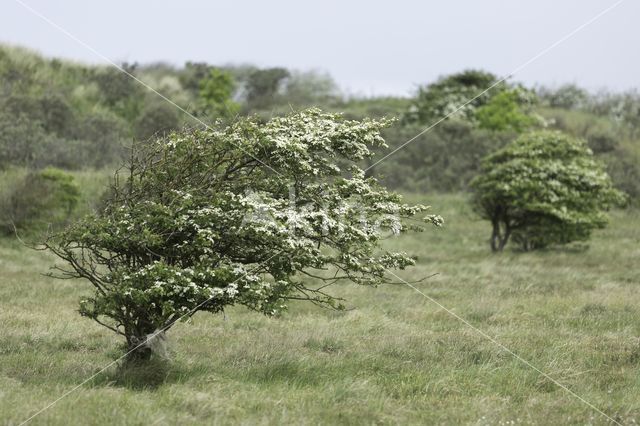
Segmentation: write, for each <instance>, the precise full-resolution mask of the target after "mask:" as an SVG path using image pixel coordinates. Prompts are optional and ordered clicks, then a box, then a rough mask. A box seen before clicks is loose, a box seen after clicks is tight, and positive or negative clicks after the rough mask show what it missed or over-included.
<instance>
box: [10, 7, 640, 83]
mask: <svg viewBox="0 0 640 426" xmlns="http://www.w3.org/2000/svg"><path fill="white" fill-rule="evenodd" d="M20 1H22V2H24V3H26V4H28V5H29V6H31V7H33V8H34V9H36V10H38V11H39V12H40V13H42V14H43V15H45V16H47V17H48V18H50V19H51V20H52V21H54V22H56V23H57V24H58V25H60V26H61V27H63V28H64V29H66V30H67V31H69V32H70V33H72V34H74V35H75V36H76V37H77V38H78V39H80V40H82V41H83V42H85V43H87V44H88V45H90V46H91V47H93V48H94V49H95V50H97V51H98V52H100V53H101V54H103V55H105V56H106V57H108V58H110V59H112V60H114V61H116V62H120V61H125V60H126V61H129V62H134V61H137V62H141V63H145V62H155V61H160V60H162V61H166V62H170V63H174V64H183V63H184V62H185V61H187V60H191V61H206V62H209V63H212V64H226V63H253V64H256V65H259V66H285V67H288V68H294V69H311V68H313V69H321V70H325V71H328V72H329V73H331V75H333V77H334V78H335V79H336V81H337V82H338V84H339V85H340V86H341V87H342V89H344V90H346V91H347V92H349V93H357V94H361V95H373V94H377V95H381V94H395V95H409V94H411V93H412V92H413V90H414V89H415V87H416V85H417V84H422V83H426V82H430V81H433V80H434V79H435V78H437V77H438V76H439V75H443V74H448V73H452V72H456V71H460V70H462V69H465V68H472V67H473V68H483V69H486V70H489V71H491V72H494V73H496V74H498V75H500V76H502V75H507V74H509V73H510V72H512V71H513V70H514V69H515V68H517V67H518V66H519V65H521V64H522V63H524V62H526V61H528V60H529V59H531V58H532V57H534V56H535V55H536V54H538V53H539V52H540V51H542V50H543V49H545V48H546V47H548V46H549V45H551V44H552V43H554V42H556V41H557V40H558V39H560V38H562V37H563V36H565V35H567V34H568V33H570V32H571V31H572V30H574V29H575V28H576V27H578V26H580V25H581V24H583V23H585V22H586V21H588V20H589V19H591V18H592V17H594V16H595V15H597V14H598V13H599V12H600V11H602V10H604V9H606V8H607V7H608V6H610V5H612V4H614V3H615V1H616V0H535V1H534V0H526V1H525V0H482V1H478V0H450V1H434V0H429V1H417V0H415V1H408V0H395V1H391V0H386V1H377V0H369V1H360V0H354V1H348V0H342V1H336V0H323V1H316V2H308V1H303V0H269V1H257V0H256V1H248V0H234V1H205V0H200V1H195V0H181V1H175V0H173V1H169V0H154V1H150V0H128V1H124V0H110V1H87V0H58V1H51V0H20ZM639 21H640V1H638V0H626V1H624V2H623V3H622V4H620V5H619V6H618V7H617V8H615V9H614V10H612V11H611V12H609V13H607V14H606V15H604V16H603V17H602V18H600V19H598V20H597V21H596V22H594V23H592V24H591V25H589V26H588V27H587V28H585V29H583V30H581V31H580V32H578V33H577V34H576V35H575V36H573V37H572V38H571V39H569V40H567V41H566V42H564V43H563V44H561V45H560V46H558V47H556V48H555V49H553V50H552V51H551V52H549V53H547V54H546V55H544V56H543V57H541V58H540V59H538V60H537V61H536V62H534V63H533V64H531V65H529V66H527V67H526V68H525V69H523V70H522V71H520V72H519V73H518V74H516V76H515V79H516V80H518V81H522V82H524V83H526V84H529V85H533V84H545V85H558V84H562V83H568V82H572V83H577V84H579V85H581V86H584V87H587V88H589V89H591V90H598V89H601V88H609V89H614V90H626V89H630V88H637V87H639V86H640V56H639V55H638V48H639V46H640V25H639V23H638V22H639ZM0 42H8V43H12V44H19V45H23V46H26V47H30V48H33V49H35V50H38V51H40V52H42V53H44V54H46V55H47V56H59V57H64V58H72V59H78V60H81V61H85V62H93V63H97V62H103V61H102V60H101V59H100V58H99V57H97V56H95V54H93V53H92V52H91V51H89V50H87V49H86V48H85V47H83V46H81V45H79V44H78V43H76V42H74V41H73V40H71V39H69V38H68V37H67V36H65V35H64V34H63V33H61V32H60V31H59V30H57V29H55V28H53V27H51V26H50V25H49V24H47V23H46V22H44V21H43V20H41V19H40V18H38V17H37V16H35V15H33V14H32V13H31V12H29V11H28V10H27V9H25V8H24V7H23V6H21V5H20V4H19V3H18V2H17V0H2V5H1V6H0Z"/></svg>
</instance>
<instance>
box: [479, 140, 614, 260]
mask: <svg viewBox="0 0 640 426" xmlns="http://www.w3.org/2000/svg"><path fill="white" fill-rule="evenodd" d="M471 186H472V188H473V191H474V195H473V199H472V203H473V205H474V207H475V210H476V211H477V212H478V213H479V214H480V215H481V216H482V217H483V218H484V219H487V220H489V221H491V225H492V233H491V249H492V250H493V251H502V250H503V248H504V247H505V245H506V244H507V242H508V241H509V239H510V238H512V239H513V240H514V241H515V242H516V243H517V244H519V245H520V247H521V248H522V249H523V250H524V251H528V250H533V249H539V248H543V247H547V246H549V245H551V244H566V243H570V242H572V241H583V240H587V239H589V237H590V236H591V232H592V231H593V230H594V229H598V228H604V227H605V226H606V224H607V216H606V213H605V212H606V210H608V209H609V208H611V207H613V206H616V205H620V204H622V203H624V201H625V196H624V194H623V193H621V192H620V191H618V190H617V189H615V188H614V187H613V185H612V183H611V178H610V177H609V175H608V174H607V173H606V171H605V170H604V168H603V167H602V166H601V165H600V164H599V163H598V162H597V161H596V160H595V159H594V158H593V153H592V152H591V150H590V149H589V148H588V147H587V146H586V145H585V144H584V142H583V141H581V140H579V139H575V138H573V137H570V136H568V135H565V134H563V133H561V132H557V131H537V132H530V133H527V134H524V135H522V136H520V137H519V138H518V139H516V140H515V141H514V142H512V143H511V144H509V145H507V146H506V147H504V148H503V149H501V150H499V151H497V152H495V153H493V154H491V155H489V156H488V157H486V158H485V159H484V160H483V164H482V170H481V174H480V175H478V176H477V177H476V178H475V179H474V180H473V181H472V182H471Z"/></svg>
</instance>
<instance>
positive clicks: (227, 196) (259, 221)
mask: <svg viewBox="0 0 640 426" xmlns="http://www.w3.org/2000/svg"><path fill="white" fill-rule="evenodd" d="M389 123H390V122H389V121H388V120H381V121H374V120H363V121H347V120H345V119H343V118H342V117H341V116H340V115H337V114H326V113H322V112H321V111H319V110H316V109H312V110H308V111H304V112H300V113H294V114H291V115H290V116H287V117H282V118H274V119H272V120H270V121H269V122H267V123H260V122H258V121H256V120H254V119H243V120H240V121H237V122H235V123H234V124H231V125H229V126H227V127H219V128H217V129H208V130H190V131H183V132H176V133H172V134H170V135H168V136H166V137H165V138H161V139H158V140H156V141H154V142H150V143H146V144H144V145H138V146H136V147H134V149H133V151H132V156H131V160H130V161H129V164H128V165H127V167H126V169H125V170H126V173H122V172H121V173H116V175H115V177H114V184H113V187H112V189H111V195H110V197H109V198H108V200H107V201H106V203H105V206H106V207H105V208H104V209H103V210H102V211H100V212H98V213H96V214H94V215H92V216H89V217H87V218H85V219H83V220H82V221H80V222H77V223H75V224H74V225H72V226H70V227H69V228H67V229H66V230H65V231H64V232H61V233H59V234H57V235H54V236H52V237H51V238H50V239H49V241H48V242H47V247H48V248H49V249H50V250H52V251H53V252H54V253H55V254H56V255H58V256H59V257H61V258H62V259H64V260H65V261H66V263H67V264H68V267H64V268H61V269H60V274H59V275H62V276H66V277H73V278H84V279H87V280H88V281H89V282H91V284H93V286H94V287H95V294H94V295H93V296H92V297H89V298H87V299H85V300H82V301H81V303H80V313H81V314H82V315H84V316H87V317H89V318H92V319H94V320H96V321H97V322H99V323H100V324H102V325H104V326H106V327H108V328H110V329H111V330H113V331H114V332H116V333H118V334H120V335H122V336H123V337H124V338H126V340H127V343H128V345H129V350H130V351H133V352H132V353H133V356H135V357H142V358H147V357H148V356H149V355H150V350H149V348H148V346H146V345H141V342H145V339H147V337H148V336H149V335H151V334H155V333H157V332H158V331H162V332H164V331H166V330H168V329H169V328H171V326H172V325H173V324H175V322H176V321H177V320H179V319H185V318H189V317H191V316H192V315H194V314H195V313H196V312H198V311H208V312H219V311H221V310H223V309H224V307H225V306H227V305H234V304H240V305H244V306H246V307H248V308H250V309H254V310H256V311H259V312H262V313H264V314H267V315H274V314H276V313H278V312H280V311H282V310H283V309H285V308H286V303H287V301H289V300H307V301H310V302H313V303H316V304H319V305H324V306H330V307H335V308H341V304H340V303H339V301H340V299H339V298H336V297H334V296H332V295H330V294H329V293H327V292H326V291H325V289H326V287H327V286H328V285H330V284H333V283H335V282H338V281H340V280H350V281H353V282H355V283H358V284H362V285H372V286H373V285H377V284H381V283H385V282H388V278H387V277H386V276H385V270H386V269H387V268H399V269H403V268H405V267H407V266H409V265H412V264H414V262H415V260H414V258H412V257H410V256H409V255H407V254H406V253H396V252H387V251H384V250H381V249H380V247H379V242H380V240H381V238H383V237H384V236H386V235H388V234H391V233H393V234H400V233H405V232H408V231H412V230H415V231H419V230H422V226H420V225H419V224H417V223H418V222H419V221H418V222H416V221H415V219H414V220H412V222H410V223H407V222H406V220H405V219H408V218H412V217H414V216H415V215H417V214H419V213H421V212H424V211H426V210H427V209H428V208H427V207H426V206H423V205H407V204H403V203H402V202H401V198H400V196H399V195H396V194H393V193H390V192H388V191H387V190H385V189H384V188H382V187H381V186H379V185H378V184H377V183H376V180H375V179H374V178H371V177H365V175H364V172H363V170H362V169H361V168H360V167H359V166H358V164H359V163H360V162H361V160H362V159H364V158H365V157H368V156H370V155H371V151H370V147H374V146H384V141H383V139H382V138H381V136H380V130H381V129H382V128H383V127H385V126H387V125H388V124H389ZM123 175H124V176H123ZM441 221H442V219H441V218H440V217H439V216H435V215H426V216H425V217H424V222H426V223H431V224H434V225H440V224H441Z"/></svg>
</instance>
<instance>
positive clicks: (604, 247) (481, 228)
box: [0, 195, 640, 425]
mask: <svg viewBox="0 0 640 426" xmlns="http://www.w3.org/2000/svg"><path fill="white" fill-rule="evenodd" d="M426 201H427V202H428V203H429V204H431V205H433V206H434V211H435V212H437V213H441V214H442V215H443V216H444V217H445V219H446V222H447V223H446V226H445V228H444V229H439V230H438V229H433V230H431V229H430V230H428V231H427V232H425V233H422V234H417V235H415V236H408V237H403V238H401V239H394V240H391V241H390V242H389V244H391V245H393V246H394V247H396V248H404V249H405V250H407V251H409V252H412V253H415V254H417V255H418V256H419V264H418V266H417V267H415V268H412V269H411V270H407V271H401V272H399V273H398V275H400V276H402V277H403V278H404V279H406V280H416V279H419V278H421V277H424V276H428V275H431V274H434V273H438V275H437V276H435V277H433V278H430V279H428V280H426V281H424V282H422V283H419V284H416V287H418V288H419V289H420V290H421V291H423V292H424V293H425V294H427V295H429V296H430V297H433V298H434V299H436V300H438V301H439V302H440V303H442V304H443V305H444V306H446V307H447V308H449V309H451V310H452V311H453V312H455V313H456V314H458V315H460V316H461V317H464V318H465V319H466V320H468V321H469V322H470V323H471V324H473V325H474V326H475V327H478V328H479V329H481V330H483V331H484V332H486V333H488V334H489V335H491V336H494V337H495V339H497V340H498V341H500V342H501V343H503V344H504V345H505V346H507V347H508V348H510V349H511V350H512V351H514V352H515V353H517V354H519V355H520V356H522V357H523V358H525V359H526V360H528V361H530V362H531V363H532V364H533V365H535V366H536V367H538V368H539V369H540V370H542V371H544V372H545V373H547V374H549V375H550V376H551V377H553V378H554V379H555V380H557V381H559V382H561V383H562V384H564V385H566V386H567V387H568V388H570V389H571V390H572V391H574V392H575V393H576V394H578V395H580V396H581V397H582V398H584V399H585V400H586V401H588V402H589V403H591V404H593V405H595V406H596V407H598V408H599V409H601V410H602V411H604V412H605V413H607V415H609V416H611V417H612V418H614V419H616V420H617V421H618V422H620V423H622V424H635V423H636V422H637V421H638V420H640V397H639V396H640V371H639V366H640V339H639V336H640V292H639V291H638V286H639V285H640V269H639V268H638V266H639V265H640V244H639V243H640V213H639V212H637V211H634V210H630V211H616V212H613V214H612V218H613V220H612V225H611V226H610V227H609V228H608V229H606V230H603V231H599V232H597V233H596V234H595V236H594V238H593V239H592V241H591V242H590V244H589V247H588V248H587V247H584V246H574V247H570V248H565V249H562V250H548V251H544V252H538V253H516V252H512V251H507V252H505V253H502V254H499V255H494V254H492V253H491V252H490V250H489V247H488V243H487V241H486V240H487V237H488V232H489V229H488V227H487V224H486V223H484V222H481V221H478V220H477V219H475V218H474V216H473V215H472V213H471V212H470V211H469V209H468V207H467V206H466V204H465V199H464V197H462V196H457V195H448V196H433V197H427V199H426ZM53 262H54V259H53V258H52V257H51V256H49V255H47V254H46V253H42V252H36V251H31V250H29V249H26V248H24V247H23V246H21V245H19V244H18V243H17V242H15V241H13V240H9V239H5V240H2V241H1V242H0V324H1V325H0V413H1V414H0V422H1V423H3V424H19V423H20V422H21V421H22V420H25V419H26V418H28V417H29V416H30V415H31V414H32V413H34V412H36V411H38V410H39V409H40V408H42V407H44V406H46V405H47V404H48V403H49V402H51V401H53V400H54V399H56V398H57V397H58V396H59V395H60V394H62V393H64V392H65V391H67V390H69V389H71V388H73V387H74V386H75V385H76V384H78V383H80V382H82V381H83V380H84V379H85V378H87V377H89V376H91V375H92V374H93V373H94V372H96V371H98V370H99V369H100V368H102V367H103V366H105V365H106V364H108V363H109V362H111V361H112V360H114V359H116V358H117V357H118V356H119V355H120V353H121V348H120V346H119V345H120V341H119V340H118V338H117V337H116V336H115V335H112V334H111V333H110V332H109V331H108V330H106V329H104V328H102V327H100V326H98V325H96V324H94V323H93V322H92V321H90V320H87V319H84V318H81V317H80V316H79V315H78V314H77V312H76V309H77V301H78V299H79V297H80V296H81V295H84V294H86V293H88V292H89V291H90V287H89V285H88V284H86V283H82V282H71V281H55V280H51V279H49V278H46V277H44V276H42V275H41V273H43V272H46V271H47V268H48V267H49V266H50V265H51V264H52V263H53ZM333 291H334V293H335V294H338V295H341V296H344V297H346V298H347V299H348V301H349V306H351V307H353V308H354V309H352V310H349V311H347V312H334V311H329V310H321V309H318V308H315V307H311V306H309V305H293V306H292V307H291V309H290V311H289V312H288V313H286V314H285V315H284V316H283V317H281V318H276V319H268V318H264V317H262V316H260V315H258V314H255V313H251V312H248V311H246V310H243V309H231V310H229V311H228V312H227V314H226V319H225V318H223V317H222V316H221V315H220V316H212V315H206V314H198V315H196V317H195V318H194V320H193V321H192V323H180V324H178V325H177V326H176V327H174V329H172V330H171V332H170V334H169V338H170V344H171V351H172V361H171V362H170V363H169V364H168V365H166V364H163V365H154V366H153V368H148V369H144V370H136V369H128V370H122V369H118V368H116V367H115V366H114V367H112V368H110V369H108V370H107V371H105V372H104V373H103V374H101V375H99V376H98V377H97V378H96V379H95V380H93V381H91V382H90V383H88V384H87V385H85V386H83V387H82V388H81V389H79V390H78V391H76V392H74V393H72V394H71V395H69V396H68V397H66V398H64V399H62V400H61V401H60V402H58V403H57V404H56V405H54V406H53V407H51V408H50V409H48V410H46V411H45V412H44V413H42V414H41V415H39V416H38V417H36V418H35V419H34V420H33V421H32V422H31V423H32V424H43V425H44V424H47V425H94V424H95V425H98V424H122V425H150V424H168V425H187V424H246V425H255V424H355V425H359V424H363V425H370V424H472V425H496V424H502V425H510V424H550V425H563V424H607V423H608V421H607V419H606V418H605V417H603V416H602V415H600V414H599V413H598V412H597V411H595V410H594V409H592V408H590V407H589V406H588V405H586V404H585V403H584V402H581V401H580V400H579V399H577V398H576V397H574V396H572V395H570V394H569V393H567V392H566V391H565V390H563V389H561V388H559V387H558V386H557V385H556V384H554V383H553V381H551V380H549V379H548V378H545V377H544V376H543V375H541V374H539V373H537V372H536V371H535V370H533V369H532V368H530V367H528V366H526V365H525V364H523V363H522V362H520V361H518V360H517V359H516V358H515V357H514V356H512V355H511V354H509V353H508V352H506V351H504V350H502V349H501V348H500V347H498V346H497V345H495V344H494V343H492V342H490V341H488V340H487V339H486V338H484V337H482V336H481V335H480V334H478V333H477V332H476V331H474V330H473V329H471V328H470V327H468V326H467V325H465V324H464V323H462V322H461V321H459V320H457V319H456V318H454V317H453V316H451V315H450V314H449V313H447V312H446V311H444V310H442V309H440V308H439V307H438V306H436V305H434V304H433V303H431V302H430V301H429V300H427V299H426V298H424V297H423V296H421V295H420V294H418V293H417V292H416V291H414V290H412V289H411V288H409V287H407V286H406V285H402V284H401V285H392V286H385V287H380V288H377V289H370V288H362V287H356V286H354V285H350V284H345V285H342V286H338V287H335V288H334V290H333Z"/></svg>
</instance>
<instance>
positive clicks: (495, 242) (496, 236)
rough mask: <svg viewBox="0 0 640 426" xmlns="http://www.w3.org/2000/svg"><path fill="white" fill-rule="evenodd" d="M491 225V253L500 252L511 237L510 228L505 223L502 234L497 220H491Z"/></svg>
mask: <svg viewBox="0 0 640 426" xmlns="http://www.w3.org/2000/svg"><path fill="white" fill-rule="evenodd" d="M491 225H492V226H493V230H492V231H491V251H493V252H498V251H502V250H503V249H504V246H506V245H507V243H508V242H509V237H511V226H510V225H509V223H508V222H505V223H504V232H502V230H501V229H500V220H499V219H492V220H491Z"/></svg>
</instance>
